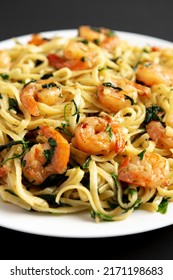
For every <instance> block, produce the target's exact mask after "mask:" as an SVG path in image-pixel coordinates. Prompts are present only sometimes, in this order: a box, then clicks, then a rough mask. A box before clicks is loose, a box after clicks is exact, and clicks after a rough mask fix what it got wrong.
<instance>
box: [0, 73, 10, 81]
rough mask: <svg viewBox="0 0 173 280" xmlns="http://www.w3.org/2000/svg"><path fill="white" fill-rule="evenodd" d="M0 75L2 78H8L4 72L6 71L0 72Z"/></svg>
mask: <svg viewBox="0 0 173 280" xmlns="http://www.w3.org/2000/svg"><path fill="white" fill-rule="evenodd" d="M0 77H1V78H2V79H3V80H8V79H9V75H8V74H6V73H0Z"/></svg>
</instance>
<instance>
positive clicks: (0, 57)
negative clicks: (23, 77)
mask: <svg viewBox="0 0 173 280" xmlns="http://www.w3.org/2000/svg"><path fill="white" fill-rule="evenodd" d="M10 62H11V58H10V55H9V54H8V53H7V52H6V51H1V50H0V69H2V70H8V69H9V68H10Z"/></svg>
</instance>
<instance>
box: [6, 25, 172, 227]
mask: <svg viewBox="0 0 173 280" xmlns="http://www.w3.org/2000/svg"><path fill="white" fill-rule="evenodd" d="M172 94H173V49H171V48H161V47H155V46H149V45H147V46H143V47H140V46H136V45H131V44H130V43H129V42H127V41H125V40H122V39H121V38H119V37H118V36H117V35H116V34H115V32H113V31H112V30H109V29H106V28H92V27H89V26H81V27H79V29H78V33H77V34H76V36H74V37H73V38H65V37H64V38H63V37H53V38H42V36H41V35H40V34H33V35H32V36H31V38H30V40H29V41H28V42H26V43H24V44H20V43H19V42H17V41H16V42H15V44H14V46H13V47H11V48H9V49H3V50H1V51H0V197H1V199H2V200H3V201H6V202H9V203H12V204H15V205H17V206H18V207H22V208H23V209H26V210H35V211H40V212H50V213H57V214H69V213H74V212H79V211H88V212H90V215H91V217H92V218H94V219H95V221H96V222H99V221H103V220H108V221H119V220H123V219H126V218H127V217H128V216H129V215H131V214H132V213H133V211H134V210H137V211H138V210H139V209H143V210H145V211H146V210H147V211H151V212H161V213H166V210H167V207H168V205H169V203H170V202H171V201H173V121H172V120H173V118H172V114H173V95H172Z"/></svg>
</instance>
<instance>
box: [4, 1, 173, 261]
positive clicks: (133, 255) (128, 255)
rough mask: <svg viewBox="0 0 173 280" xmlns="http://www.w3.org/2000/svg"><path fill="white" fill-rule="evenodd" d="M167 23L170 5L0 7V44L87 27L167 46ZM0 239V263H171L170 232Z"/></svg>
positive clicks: (172, 36) (8, 235) (8, 234)
mask: <svg viewBox="0 0 173 280" xmlns="http://www.w3.org/2000/svg"><path fill="white" fill-rule="evenodd" d="M172 17H173V9H172V0H170V1H169V0H164V1H160V0H154V1H151V0H150V1H148V0H145V1H139V0H138V1H136V0H131V1H128V0H126V1H125V0H120V1H116V0H106V1H102V0H92V1H89V0H87V1H78V0H77V1H73V0H72V1H63V0H62V1H59V0H49V1H41V0H38V1H37V0H35V1H33V0H30V1H23V0H19V1H18V0H16V1H1V16H0V40H4V39H7V38H11V37H15V36H19V35H24V34H28V33H37V32H41V31H49V30H58V29H73V28H77V27H78V26H79V25H83V24H87V25H92V26H104V27H109V28H111V29H114V30H120V31H127V32H134V33H140V34H146V35H150V36H154V37H159V38H162V39H166V40H170V41H173V32H172V22H173V21H172ZM47 226H49V225H47ZM69 230H70V225H69ZM0 238H1V246H2V244H5V248H3V249H2V247H1V259H87V258H88V259H90V258H91V259H105V256H106V258H107V259H129V260H130V259H132V260H134V259H156V260H157V259H165V260H167V259H173V226H168V227H165V228H162V229H158V230H154V231H151V232H147V233H140V234H134V235H129V236H123V237H114V238H113V237H112V238H98V239H97V238H95V239H88V240H86V239H75V238H74V239H71V238H58V237H57V238H56V237H46V236H39V235H32V234H29V233H22V232H18V231H14V230H10V229H5V228H2V227H0ZM61 245H62V248H60V246H61ZM104 252H105V253H104ZM87 256H88V257H87Z"/></svg>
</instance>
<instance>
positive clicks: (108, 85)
mask: <svg viewBox="0 0 173 280" xmlns="http://www.w3.org/2000/svg"><path fill="white" fill-rule="evenodd" d="M103 86H104V87H111V88H113V89H116V90H118V91H122V88H120V87H116V86H115V85H114V84H112V83H110V82H108V83H103Z"/></svg>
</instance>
